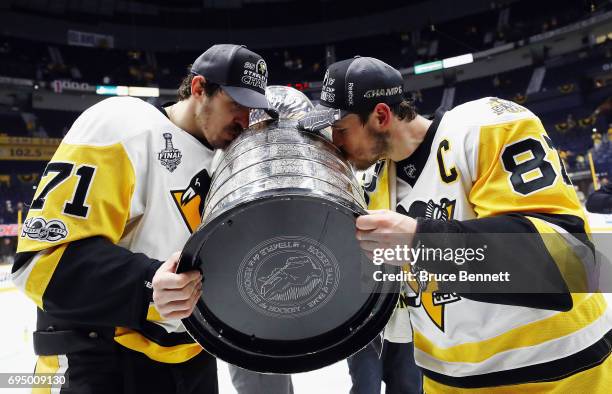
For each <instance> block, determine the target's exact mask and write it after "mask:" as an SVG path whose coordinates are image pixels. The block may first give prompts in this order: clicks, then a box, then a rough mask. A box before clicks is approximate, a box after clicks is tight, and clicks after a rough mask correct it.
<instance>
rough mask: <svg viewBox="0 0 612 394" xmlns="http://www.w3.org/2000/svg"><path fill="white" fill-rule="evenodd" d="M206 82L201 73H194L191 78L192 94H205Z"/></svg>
mask: <svg viewBox="0 0 612 394" xmlns="http://www.w3.org/2000/svg"><path fill="white" fill-rule="evenodd" d="M205 84H206V78H204V77H203V76H201V75H194V77H193V78H192V79H191V95H192V96H196V97H197V96H201V95H202V94H204V85H205Z"/></svg>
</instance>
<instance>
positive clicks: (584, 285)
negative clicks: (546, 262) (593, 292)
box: [527, 216, 589, 293]
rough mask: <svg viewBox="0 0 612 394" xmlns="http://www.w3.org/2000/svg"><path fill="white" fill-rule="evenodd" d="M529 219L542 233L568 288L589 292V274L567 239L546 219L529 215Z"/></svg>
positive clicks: (573, 290) (574, 290)
mask: <svg viewBox="0 0 612 394" xmlns="http://www.w3.org/2000/svg"><path fill="white" fill-rule="evenodd" d="M527 219H529V221H530V222H531V223H533V225H534V226H535V228H536V229H537V230H538V232H539V233H540V234H541V237H542V241H543V242H544V245H545V246H546V249H547V250H548V253H549V254H550V256H551V257H552V258H553V260H554V261H555V264H556V265H557V268H558V269H559V272H560V273H561V276H562V277H563V280H564V281H565V283H566V284H567V288H568V289H570V291H572V292H585V293H586V292H588V291H589V290H588V280H587V274H586V272H585V270H584V266H583V264H582V261H581V260H580V258H579V257H578V256H576V254H575V253H574V251H573V250H572V248H571V247H570V246H569V245H568V243H567V242H566V241H565V239H564V238H563V236H562V235H561V234H559V233H558V232H556V231H555V230H554V229H553V228H552V227H551V226H550V225H548V223H546V222H545V221H544V220H541V219H538V218H534V217H530V216H527Z"/></svg>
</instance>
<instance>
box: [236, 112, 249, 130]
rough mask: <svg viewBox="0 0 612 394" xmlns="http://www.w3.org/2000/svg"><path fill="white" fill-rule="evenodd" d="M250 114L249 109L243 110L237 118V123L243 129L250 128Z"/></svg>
mask: <svg viewBox="0 0 612 394" xmlns="http://www.w3.org/2000/svg"><path fill="white" fill-rule="evenodd" d="M249 113H250V110H249V109H248V108H243V109H241V110H240V113H239V114H238V115H237V116H236V123H238V124H239V125H240V126H241V127H242V128H243V129H246V128H247V127H249Z"/></svg>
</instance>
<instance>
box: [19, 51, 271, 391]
mask: <svg viewBox="0 0 612 394" xmlns="http://www.w3.org/2000/svg"><path fill="white" fill-rule="evenodd" d="M267 78H268V71H267V67H266V63H265V61H264V60H263V59H262V58H261V56H259V55H257V54H256V53H254V52H252V51H250V50H248V49H247V48H246V47H244V46H239V45H229V44H224V45H215V46H213V47H211V48H210V49H208V50H207V51H206V52H204V53H203V54H202V55H201V56H200V57H199V58H198V59H196V61H195V62H194V64H193V65H192V68H191V72H190V73H189V75H188V76H187V77H185V79H184V81H183V83H182V85H181V87H180V88H179V94H178V95H179V100H178V102H176V103H174V104H173V105H170V106H166V107H164V108H162V107H159V108H156V107H154V106H153V105H150V104H148V103H146V102H145V101H142V100H140V99H137V98H131V97H121V98H109V99H106V100H104V101H102V102H100V103H98V104H96V105H94V106H92V107H91V108H89V109H87V110H86V111H85V112H84V113H83V114H82V115H81V116H80V117H79V118H78V119H77V120H76V121H75V123H74V124H73V125H72V127H71V129H70V131H69V132H68V134H67V135H66V137H65V138H64V140H63V141H62V143H61V144H60V146H59V148H58V150H57V152H56V153H55V155H54V156H53V158H52V160H51V161H50V162H49V164H48V165H47V167H46V169H45V171H44V174H43V176H42V179H41V182H40V184H39V187H38V188H37V191H36V194H35V196H34V200H33V201H32V205H31V208H30V211H29V214H28V217H27V219H26V221H25V223H24V225H23V231H22V233H21V235H20V238H19V245H18V254H17V259H16V262H15V264H14V266H13V280H14V282H15V283H16V284H17V285H18V286H19V287H20V288H21V290H23V291H24V292H25V294H26V295H27V296H28V297H29V298H31V299H32V300H33V301H34V302H35V303H36V306H37V310H38V321H37V331H36V332H35V333H34V348H35V351H36V353H37V354H38V361H37V364H36V373H47V374H66V376H67V377H68V384H66V385H61V386H58V387H53V389H54V391H53V392H58V393H105V394H107V393H171V392H172V393H174V392H181V393H216V392H217V391H218V388H217V373H216V372H217V371H216V361H215V359H214V358H213V357H211V356H210V355H208V354H207V353H206V352H205V351H203V350H202V348H201V347H200V345H199V344H197V343H195V342H194V341H193V339H192V338H191V337H190V336H189V335H188V334H187V332H186V331H185V329H184V327H183V325H182V324H181V322H180V320H179V319H180V318H184V317H186V316H189V315H190V314H191V312H192V310H193V307H194V305H195V302H196V300H197V299H198V298H199V296H200V289H201V286H202V284H201V278H202V276H201V274H200V273H199V272H197V271H192V272H188V273H184V274H175V273H174V272H175V266H176V263H177V259H178V254H175V252H176V251H179V250H181V249H182V248H183V245H184V243H185V241H186V240H187V238H188V237H189V236H190V234H191V233H192V232H193V231H194V230H195V229H196V228H197V226H198V225H199V223H200V218H201V213H202V202H203V201H204V199H205V197H206V193H207V192H208V187H209V185H210V175H211V173H212V168H211V166H212V160H213V154H214V149H216V148H223V147H225V146H226V145H228V144H229V143H230V142H231V141H232V140H233V139H234V138H235V137H236V136H237V135H239V134H240V133H241V132H242V130H243V129H244V128H246V127H247V126H248V119H249V109H250V108H267V106H268V103H267V100H266V98H265V95H264V91H265V88H266V83H267ZM164 261H165V262H164Z"/></svg>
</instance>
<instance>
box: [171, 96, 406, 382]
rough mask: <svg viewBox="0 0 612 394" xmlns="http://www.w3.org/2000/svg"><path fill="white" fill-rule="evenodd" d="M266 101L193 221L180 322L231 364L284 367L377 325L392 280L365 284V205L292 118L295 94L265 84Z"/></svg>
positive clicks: (339, 164) (321, 354) (341, 166)
mask: <svg viewBox="0 0 612 394" xmlns="http://www.w3.org/2000/svg"><path fill="white" fill-rule="evenodd" d="M266 97H267V98H268V101H269V103H270V107H271V110H268V111H263V110H255V111H252V113H251V126H250V127H249V129H247V130H246V131H245V132H244V133H243V134H242V135H240V136H239V137H238V138H236V140H234V141H233V143H232V144H231V145H230V146H229V147H228V148H227V149H226V150H225V152H224V154H223V156H222V157H221V158H220V160H219V162H218V165H217V167H216V170H215V174H214V176H213V179H212V181H211V187H210V190H209V192H208V195H207V198H206V204H205V209H204V214H203V217H202V224H201V226H200V227H199V228H198V230H197V231H196V232H194V234H193V235H192V237H191V238H190V239H189V241H188V242H187V244H186V246H185V248H184V250H183V253H182V255H181V260H180V263H179V268H178V270H179V272H184V271H188V270H192V269H199V270H200V271H201V272H202V273H203V276H204V283H203V291H202V296H201V298H200V300H199V301H198V303H197V306H196V308H195V310H194V313H193V314H192V315H191V316H190V317H189V318H187V319H184V320H183V323H184V325H185V327H186V328H187V331H188V332H189V333H190V334H191V336H193V338H194V339H195V340H196V341H198V343H200V344H201V345H202V347H203V348H204V349H205V350H206V351H208V352H209V353H211V354H213V355H214V356H216V357H218V358H220V359H222V360H225V361H227V362H228V363H231V364H234V365H237V366H239V367H242V368H246V369H250V370H253V371H258V372H267V373H295V372H304V371H309V370H314V369H318V368H321V367H324V366H326V365H329V364H332V363H334V362H337V361H339V360H342V359H344V358H346V357H348V356H349V355H351V354H352V353H354V352H356V351H358V350H359V349H361V348H362V347H363V346H365V345H367V344H368V343H369V342H370V341H371V340H372V339H373V338H374V337H375V336H376V335H378V333H379V332H380V331H381V330H382V329H383V327H384V326H385V324H386V322H387V320H388V319H389V317H390V316H391V313H392V311H393V308H394V307H395V304H396V301H397V293H398V291H399V284H394V283H393V282H376V281H374V279H373V272H374V271H376V270H383V271H384V272H388V273H396V272H397V270H398V268H397V267H391V266H386V265H383V266H380V267H377V266H375V265H373V264H372V263H371V262H370V261H369V260H368V259H367V257H365V255H364V254H363V253H362V252H361V249H360V248H359V244H358V242H357V240H356V239H355V218H356V216H358V215H363V214H366V211H365V208H366V204H365V201H364V197H363V191H362V188H361V187H360V185H359V183H358V181H357V179H356V178H355V175H354V172H353V169H352V167H351V166H350V165H349V164H348V163H347V162H346V161H345V160H344V159H343V158H342V155H341V154H340V152H339V151H338V149H337V148H336V147H334V146H333V145H332V144H331V143H330V142H329V141H328V140H327V139H326V138H324V137H323V136H322V135H318V134H311V133H307V132H302V131H299V130H298V129H297V121H298V120H299V119H300V118H301V117H302V116H303V115H304V114H305V113H306V112H308V111H310V110H312V109H313V105H312V103H311V102H310V101H309V100H308V98H307V97H306V96H305V95H304V94H302V93H301V92H299V91H297V90H295V89H292V88H288V87H283V86H270V87H268V89H267V90H266Z"/></svg>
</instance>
